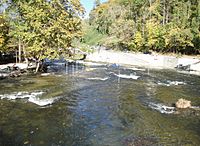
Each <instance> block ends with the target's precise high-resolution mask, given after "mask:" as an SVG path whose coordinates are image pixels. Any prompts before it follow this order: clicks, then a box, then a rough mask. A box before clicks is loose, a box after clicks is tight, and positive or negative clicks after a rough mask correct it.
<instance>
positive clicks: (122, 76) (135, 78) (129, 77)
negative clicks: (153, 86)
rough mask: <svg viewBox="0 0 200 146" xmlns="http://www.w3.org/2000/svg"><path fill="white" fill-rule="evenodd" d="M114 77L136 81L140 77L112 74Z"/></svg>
mask: <svg viewBox="0 0 200 146" xmlns="http://www.w3.org/2000/svg"><path fill="white" fill-rule="evenodd" d="M113 74H114V75H115V76H118V77H120V78H124V79H133V80H137V79H138V78H139V77H140V76H136V75H132V74H130V75H125V74H115V73H113Z"/></svg>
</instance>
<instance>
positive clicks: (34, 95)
mask: <svg viewBox="0 0 200 146" xmlns="http://www.w3.org/2000/svg"><path fill="white" fill-rule="evenodd" d="M44 93H45V92H43V91H36V92H31V93H29V92H16V93H12V94H3V95H0V99H9V100H16V99H24V98H27V99H28V101H29V102H32V103H35V104H37V105H39V106H45V105H49V104H52V103H53V102H54V101H55V100H56V99H57V98H51V99H40V98H39V97H40V96H41V95H43V94H44Z"/></svg>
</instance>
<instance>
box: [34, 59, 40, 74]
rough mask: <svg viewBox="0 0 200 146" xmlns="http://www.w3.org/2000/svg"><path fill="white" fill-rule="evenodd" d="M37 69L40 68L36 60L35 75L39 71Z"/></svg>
mask: <svg viewBox="0 0 200 146" xmlns="http://www.w3.org/2000/svg"><path fill="white" fill-rule="evenodd" d="M39 68H40V61H39V60H38V61H37V62H36V69H35V73H37V72H38V71H39Z"/></svg>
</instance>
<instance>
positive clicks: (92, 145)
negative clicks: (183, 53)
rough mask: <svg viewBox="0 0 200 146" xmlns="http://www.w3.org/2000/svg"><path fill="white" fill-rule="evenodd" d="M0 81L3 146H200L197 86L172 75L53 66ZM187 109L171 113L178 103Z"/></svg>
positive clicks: (195, 78)
mask: <svg viewBox="0 0 200 146" xmlns="http://www.w3.org/2000/svg"><path fill="white" fill-rule="evenodd" d="M49 72H50V73H51V74H43V76H41V75H29V76H23V77H20V78H11V79H5V80H1V81H0V85H1V86H0V145H1V146H23V145H28V146H154V145H155V146H157V145H159V146H166V145H169V146H171V145H174V146H179V145H180V146H185V145H187V146H193V145H194V146H198V145H200V110H199V108H198V106H199V105H200V86H199V85H200V78H199V76H195V75H190V74H182V73H178V72H176V71H172V70H152V69H150V70H149V69H144V68H140V69H138V68H131V67H130V68H128V67H118V66H116V65H111V66H104V65H100V64H90V65H89V66H87V67H84V66H73V65H72V66H69V67H65V66H54V67H52V68H51V69H50V70H49ZM179 98H184V99H187V100H190V101H191V102H192V105H193V106H194V108H193V109H186V110H177V109H175V108H174V107H173V104H174V103H175V102H176V101H177V100H178V99H179Z"/></svg>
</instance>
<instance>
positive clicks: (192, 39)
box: [89, 0, 200, 54]
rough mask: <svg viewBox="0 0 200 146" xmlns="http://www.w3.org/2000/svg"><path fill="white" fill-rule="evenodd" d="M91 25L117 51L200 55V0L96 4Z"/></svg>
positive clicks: (128, 0)
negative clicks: (105, 37)
mask: <svg viewBox="0 0 200 146" xmlns="http://www.w3.org/2000/svg"><path fill="white" fill-rule="evenodd" d="M89 24H90V25H91V26H92V27H93V29H95V30H96V31H98V32H99V33H101V34H104V35H108V37H109V38H110V39H106V40H108V41H107V42H106V41H105V42H103V44H104V45H107V46H110V47H113V48H116V47H117V48H120V49H126V50H127V49H128V50H132V51H142V52H149V51H156V52H164V53H165V52H173V53H182V54H197V53H200V1H199V0H192V1H191V0H108V2H105V3H102V4H101V3H100V1H99V0H96V1H95V6H94V9H93V10H92V11H91V13H90V18H89ZM111 40H113V41H111Z"/></svg>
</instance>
